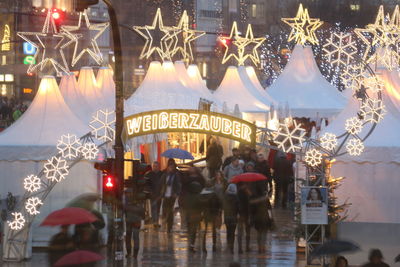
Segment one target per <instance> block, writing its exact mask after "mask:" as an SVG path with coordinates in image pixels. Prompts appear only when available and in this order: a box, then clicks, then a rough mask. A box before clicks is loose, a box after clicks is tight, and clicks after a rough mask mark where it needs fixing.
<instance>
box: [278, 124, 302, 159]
mask: <svg viewBox="0 0 400 267" xmlns="http://www.w3.org/2000/svg"><path fill="white" fill-rule="evenodd" d="M305 135H306V131H305V130H304V129H303V128H301V127H300V125H298V124H297V122H296V121H293V126H292V127H290V128H289V126H288V125H287V124H286V123H283V124H282V123H281V124H280V129H279V130H278V132H276V134H275V136H274V139H273V140H274V143H275V144H277V146H278V148H279V149H282V150H283V152H286V153H290V152H295V151H296V150H300V149H301V148H302V147H303V142H304V140H305V138H304V136H305Z"/></svg>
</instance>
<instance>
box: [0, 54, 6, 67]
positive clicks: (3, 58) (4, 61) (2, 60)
mask: <svg viewBox="0 0 400 267" xmlns="http://www.w3.org/2000/svg"><path fill="white" fill-rule="evenodd" d="M1 65H7V56H6V55H2V56H1Z"/></svg>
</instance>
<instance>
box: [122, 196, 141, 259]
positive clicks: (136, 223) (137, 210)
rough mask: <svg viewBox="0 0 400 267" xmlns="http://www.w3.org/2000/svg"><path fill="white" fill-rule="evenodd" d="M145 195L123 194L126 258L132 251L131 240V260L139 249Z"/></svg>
mask: <svg viewBox="0 0 400 267" xmlns="http://www.w3.org/2000/svg"><path fill="white" fill-rule="evenodd" d="M145 199H146V195H145V194H144V193H138V194H135V195H134V194H133V192H132V191H127V192H126V193H125V205H124V213H125V220H126V237H125V244H126V252H127V255H126V257H127V258H128V257H130V255H131V251H132V240H133V258H135V259H136V258H137V255H138V253H139V249H140V239H139V234H140V228H141V226H142V220H144V217H145V209H144V201H145Z"/></svg>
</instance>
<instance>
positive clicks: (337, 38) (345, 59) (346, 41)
mask: <svg viewBox="0 0 400 267" xmlns="http://www.w3.org/2000/svg"><path fill="white" fill-rule="evenodd" d="M323 51H324V52H325V54H326V56H327V57H328V60H329V62H330V63H331V65H332V66H336V67H340V66H344V67H346V66H348V65H349V64H350V61H351V60H353V59H354V55H355V54H356V53H357V47H356V43H355V41H353V40H352V39H351V34H350V33H343V32H340V33H336V32H333V33H332V34H331V37H330V38H329V39H328V41H327V42H326V44H324V48H323Z"/></svg>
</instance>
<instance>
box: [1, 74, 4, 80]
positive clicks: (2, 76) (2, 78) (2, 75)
mask: <svg viewBox="0 0 400 267" xmlns="http://www.w3.org/2000/svg"><path fill="white" fill-rule="evenodd" d="M0 82H4V74H0Z"/></svg>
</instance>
